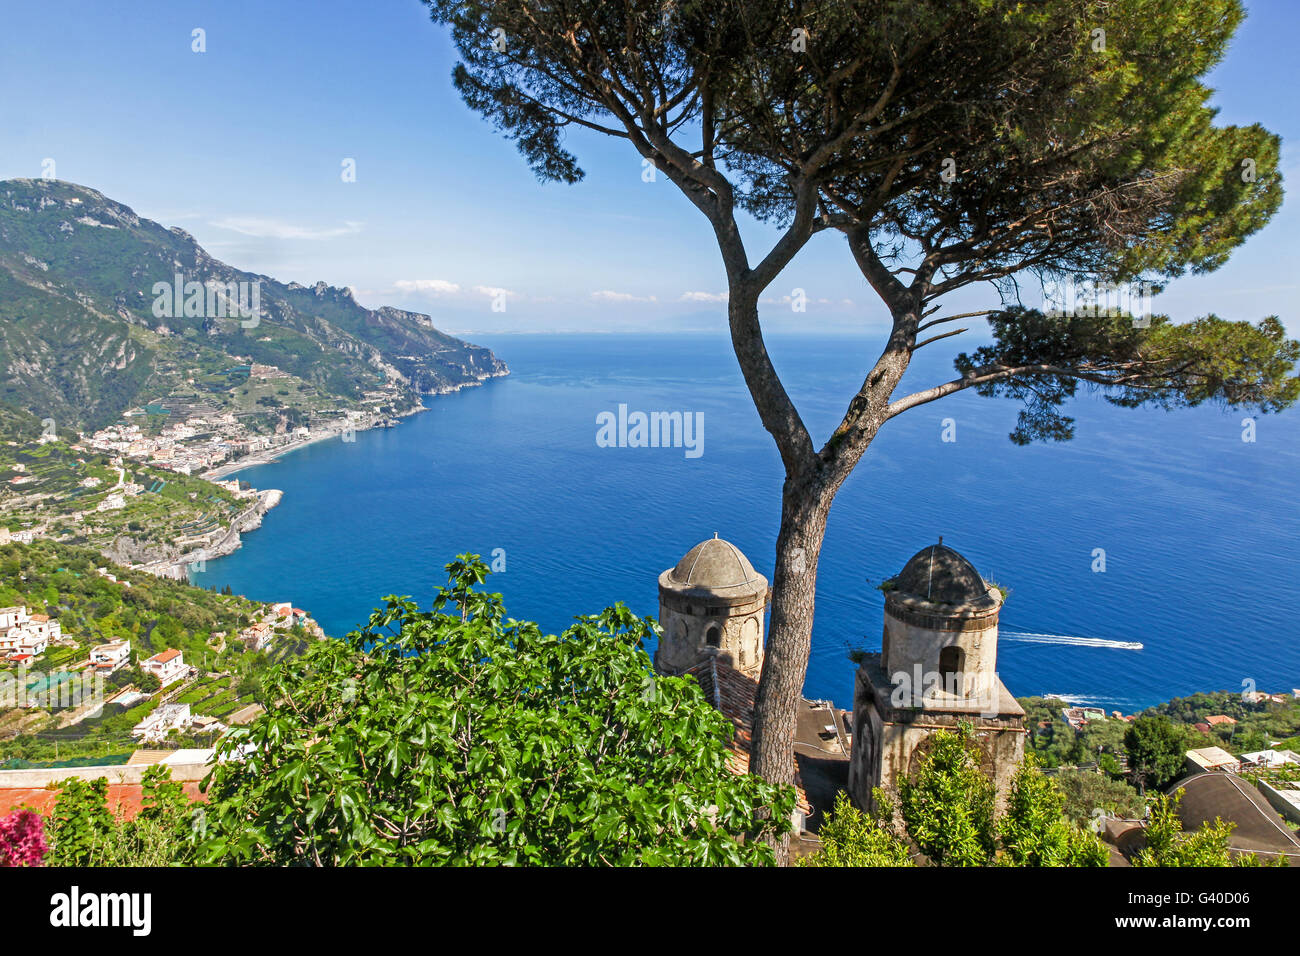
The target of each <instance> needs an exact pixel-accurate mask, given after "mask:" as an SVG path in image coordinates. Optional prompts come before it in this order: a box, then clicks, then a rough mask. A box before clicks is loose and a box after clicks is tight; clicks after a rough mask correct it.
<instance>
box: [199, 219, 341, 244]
mask: <svg viewBox="0 0 1300 956" xmlns="http://www.w3.org/2000/svg"><path fill="white" fill-rule="evenodd" d="M209 225H212V226H216V227H217V228H218V229H228V230H230V231H231V232H237V233H239V234H240V235H243V236H253V237H254V238H257V239H337V238H338V237H339V236H350V235H352V234H354V233H358V232H360V231H361V223H359V222H352V221H346V222H344V223H343V225H341V226H335V227H334V228H332V229H313V228H311V227H309V226H295V225H294V224H293V223H288V222H284V221H283V220H280V219H257V218H252V217H241V216H227V217H226V218H224V219H215V220H213V221H212V222H211V223H209Z"/></svg>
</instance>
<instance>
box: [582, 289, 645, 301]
mask: <svg viewBox="0 0 1300 956" xmlns="http://www.w3.org/2000/svg"><path fill="white" fill-rule="evenodd" d="M591 297H592V298H593V299H595V300H596V301H597V302H658V301H659V300H658V299H656V298H655V297H654V296H652V295H632V293H630V292H613V291H611V290H609V289H601V290H600V291H599V292H593V293H592V294H591Z"/></svg>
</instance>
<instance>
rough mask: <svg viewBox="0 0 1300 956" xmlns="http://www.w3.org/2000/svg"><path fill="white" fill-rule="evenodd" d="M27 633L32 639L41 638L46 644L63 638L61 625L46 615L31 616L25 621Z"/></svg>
mask: <svg viewBox="0 0 1300 956" xmlns="http://www.w3.org/2000/svg"><path fill="white" fill-rule="evenodd" d="M27 632H28V633H29V634H31V635H32V636H34V637H43V638H45V642H46V643H47V644H48V643H49V642H50V641H57V640H58V639H59V638H61V637H62V636H63V625H61V624H60V623H59V622H58V621H54V620H51V619H50V616H49V615H48V614H33V615H32V616H31V617H29V618H28V619H27Z"/></svg>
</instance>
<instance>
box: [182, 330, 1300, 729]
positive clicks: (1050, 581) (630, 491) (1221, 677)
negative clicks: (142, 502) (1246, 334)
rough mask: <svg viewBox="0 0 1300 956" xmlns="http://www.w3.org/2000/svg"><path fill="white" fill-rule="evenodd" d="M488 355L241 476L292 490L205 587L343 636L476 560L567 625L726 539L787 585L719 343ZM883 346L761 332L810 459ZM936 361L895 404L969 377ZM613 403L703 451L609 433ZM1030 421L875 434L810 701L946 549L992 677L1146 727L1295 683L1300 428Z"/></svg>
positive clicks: (951, 401) (982, 411) (956, 403)
mask: <svg viewBox="0 0 1300 956" xmlns="http://www.w3.org/2000/svg"><path fill="white" fill-rule="evenodd" d="M472 338H473V340H474V341H475V342H476V343H477V344H482V345H486V346H488V347H490V348H492V349H493V350H494V351H495V352H496V354H497V355H498V356H499V357H501V358H502V359H503V360H504V361H505V362H506V363H507V364H508V365H509V366H510V369H511V374H510V375H509V376H508V377H505V378H501V379H496V380H491V381H488V382H486V383H484V384H483V386H482V387H475V388H467V389H464V390H462V391H459V392H457V393H455V394H452V395H446V396H439V397H430V398H428V399H426V405H427V410H426V411H424V412H422V413H419V414H417V415H413V416H411V417H409V418H407V419H405V420H404V421H403V422H402V423H401V424H400V425H398V426H396V427H394V428H388V429H374V430H370V431H365V432H360V433H357V434H356V435H355V441H343V440H341V439H338V440H329V441H324V442H320V443H317V444H313V445H308V446H306V447H304V448H302V449H300V450H297V451H295V452H292V453H290V454H288V455H286V456H284V457H283V458H281V459H279V460H277V461H275V462H272V463H270V464H265V465H259V466H256V467H252V468H249V469H246V470H244V471H242V472H239V473H237V477H240V478H243V479H245V480H247V481H249V482H250V483H251V484H252V485H253V486H254V487H257V488H263V489H265V488H278V489H280V490H282V491H283V492H284V499H283V501H282V503H281V504H280V506H279V507H277V508H276V509H275V510H273V511H272V512H270V513H269V514H268V515H267V516H266V518H265V522H264V524H263V527H262V528H261V529H260V530H257V531H253V532H251V533H248V534H246V535H245V536H244V542H243V546H242V547H241V548H240V549H239V550H238V551H236V552H235V553H234V554H232V555H230V556H228V557H225V558H222V559H219V560H215V561H209V562H207V564H206V566H205V568H204V570H202V571H195V572H193V573H192V574H191V580H192V581H193V582H194V583H195V584H198V585H201V586H204V587H217V588H222V587H224V586H226V585H230V586H231V588H232V589H233V590H234V591H235V592H236V593H241V594H246V595H248V596H249V597H252V598H255V599H258V600H266V601H290V602H292V603H293V604H294V605H295V606H298V607H302V608H305V609H307V610H308V611H309V612H310V613H311V614H312V615H313V616H314V617H315V618H316V619H317V620H318V621H319V622H320V624H321V625H322V626H323V627H324V629H325V631H326V633H328V634H330V635H334V636H337V635H342V634H344V633H346V632H348V631H349V630H352V629H354V628H357V627H358V626H360V625H362V624H364V622H365V621H366V619H367V617H368V616H369V613H370V611H371V609H373V608H375V607H377V606H379V605H381V604H382V601H383V598H384V596H385V595H390V594H400V595H410V596H412V597H413V598H415V599H416V600H418V601H420V602H421V603H424V604H427V603H428V602H429V600H430V599H431V597H432V595H433V593H434V592H435V590H436V589H437V587H438V586H439V585H441V584H443V583H445V581H446V572H445V570H444V566H445V565H446V564H447V562H448V561H450V560H452V559H453V558H454V557H455V556H456V555H457V554H459V553H467V552H472V553H477V554H480V555H482V556H483V557H484V559H485V560H487V561H488V562H489V563H495V564H496V565H497V567H498V568H500V571H499V572H498V573H495V574H493V575H492V576H491V577H490V578H489V579H488V582H487V587H488V588H490V589H491V590H495V591H500V592H501V593H502V594H503V595H504V600H505V604H506V609H507V614H508V615H509V616H511V617H514V618H517V619H521V620H523V619H527V620H534V621H537V622H539V623H540V624H541V625H542V627H544V628H545V629H547V630H548V631H553V632H558V631H560V630H563V629H564V628H565V627H567V626H568V625H569V624H570V623H572V620H573V618H574V616H576V615H580V614H590V613H594V612H596V611H599V610H600V609H602V608H604V607H606V606H609V605H611V604H613V603H615V602H617V601H623V602H624V603H626V604H627V605H628V606H629V607H631V608H632V609H633V610H634V611H636V612H637V613H640V614H643V615H647V616H653V615H655V614H657V608H658V597H657V590H656V582H657V577H658V575H659V573H660V572H661V571H663V570H664V569H665V568H669V567H672V566H673V565H674V564H675V563H676V562H677V560H678V559H679V558H680V557H681V556H682V555H683V554H684V553H685V552H686V551H687V550H688V549H690V548H691V547H692V546H693V545H695V544H696V543H698V542H699V541H701V540H703V539H705V538H711V537H713V536H714V535H715V534H717V535H719V536H721V537H722V538H725V539H726V540H728V541H731V542H733V543H734V544H735V545H737V546H738V547H739V548H740V549H741V550H742V551H744V553H745V554H746V555H748V557H749V558H750V560H751V561H752V562H753V564H754V566H755V567H756V568H757V569H758V570H759V571H760V572H761V573H763V574H765V575H767V576H768V577H769V579H770V576H771V570H772V565H773V555H774V547H775V541H776V534H777V529H778V526H779V521H780V491H781V481H782V468H781V463H780V459H779V457H778V455H777V452H776V449H775V446H774V444H773V442H772V439H771V437H770V436H769V435H768V434H767V433H766V432H765V431H764V430H763V428H762V426H761V424H760V422H759V419H758V415H757V412H756V411H755V410H754V407H753V404H752V401H751V399H750V396H749V393H748V391H747V389H746V387H745V384H744V381H743V379H742V377H741V374H740V370H739V367H738V365H737V363H736V359H735V357H734V355H733V354H732V351H731V346H730V342H729V340H728V339H727V338H726V336H725V335H714V334H705V333H683V334H671V335H670V334H660V335H654V334H547V335H536V334H534V335H530V334H509V335H478V336H472ZM880 342H881V338H880V337H872V336H869V335H818V336H807V335H793V334H785V335H776V336H772V337H770V338H769V341H768V346H769V351H770V353H771V355H772V357H773V361H774V363H775V364H776V366H777V369H778V371H779V372H780V374H781V376H782V378H783V380H784V381H785V383H786V387H787V390H788V391H789V393H790V395H791V396H792V398H793V399H794V400H795V402H796V404H797V406H798V407H799V409H800V412H801V414H802V416H803V418H804V421H805V422H806V423H807V425H808V427H809V429H810V431H811V433H812V434H813V435H814V437H815V440H816V442H817V444H818V445H820V444H821V443H822V442H823V441H824V440H825V438H826V437H827V436H828V435H829V434H830V433H831V432H832V430H833V429H834V427H835V425H836V423H837V422H838V421H839V419H840V416H841V415H842V414H843V411H844V408H845V406H846V403H847V401H848V399H849V398H851V397H852V395H853V394H854V393H855V392H856V390H857V388H858V387H859V386H860V385H861V383H862V380H863V377H864V375H865V372H866V370H867V369H868V368H870V366H871V364H872V363H873V362H874V360H875V357H876V354H877V352H878V350H879V348H880ZM944 344H947V343H943V344H940V345H937V346H934V347H932V348H931V349H930V350H926V351H922V352H921V353H918V355H917V357H916V359H915V361H914V363H913V365H912V368H911V369H909V371H908V375H907V378H906V379H905V380H904V382H903V385H902V386H901V387H900V390H899V392H898V393H897V394H899V395H901V394H904V392H905V391H910V390H913V389H916V388H921V387H925V386H928V385H931V384H935V383H938V382H941V381H945V380H947V379H948V378H951V377H953V370H952V350H949V351H948V352H947V353H943V352H942V349H943V345H944ZM930 351H933V352H934V353H935V354H933V355H931V354H928V352H930ZM620 406H626V407H625V409H624V410H623V414H624V415H626V416H628V417H629V418H630V417H631V416H633V414H634V413H636V412H642V413H645V414H647V415H648V414H649V413H652V412H681V413H682V414H683V416H690V418H689V420H690V421H691V422H692V423H700V424H702V432H701V434H700V435H698V436H696V435H693V436H692V437H693V438H695V439H696V446H695V447H664V448H650V447H629V446H628V444H627V443H620V442H618V440H617V434H616V432H617V429H615V436H614V441H613V442H611V441H609V440H607V439H608V438H609V437H610V434H609V430H608V429H606V434H605V436H604V439H602V440H600V441H598V437H600V432H601V427H600V424H599V423H600V422H602V421H608V420H609V417H610V416H612V417H614V418H617V417H618V416H619V414H620V409H619V407H620ZM1017 411H1018V405H1017V403H1016V402H1014V401H1012V400H1009V399H1001V398H986V397H982V396H979V395H976V394H973V393H970V392H963V393H958V394H956V395H953V396H950V397H948V398H945V399H943V400H941V401H938V402H934V403H931V404H928V405H923V406H920V407H917V408H914V409H912V410H910V411H908V412H906V413H904V414H903V415H901V416H899V417H897V418H895V419H893V420H892V421H890V422H888V423H887V424H886V425H885V427H884V428H883V429H882V430H881V432H880V434H879V435H878V437H877V438H876V440H875V441H874V443H873V444H872V446H871V447H870V448H869V449H868V451H867V453H866V455H865V456H864V458H863V460H862V462H861V463H860V464H859V466H858V468H857V469H856V470H855V472H854V473H853V475H852V476H851V477H850V478H849V479H848V481H847V482H846V483H845V485H844V486H843V488H842V489H841V491H840V493H839V495H838V497H837V499H836V502H835V505H834V507H833V508H832V510H831V515H830V521H829V527H828V529H827V533H826V544H825V548H824V550H823V552H822V557H821V566H820V571H819V575H818V586H817V606H816V624H815V627H814V633H813V642H812V655H811V658H810V661H809V665H808V677H807V682H806V685H805V688H804V694H805V696H806V697H809V698H811V699H824V700H831V701H834V702H835V703H836V704H837V705H839V706H841V707H851V706H852V700H853V674H854V664H853V663H852V662H851V661H850V659H849V655H850V652H851V651H853V650H855V649H866V650H875V649H879V647H880V636H881V629H882V609H883V595H882V593H881V592H880V591H879V590H878V585H879V584H880V582H881V581H883V580H884V579H887V578H889V577H891V576H892V575H894V574H896V573H897V572H898V571H899V570H900V569H901V568H902V566H903V565H904V563H905V562H906V561H907V559H908V558H909V557H911V555H913V554H914V553H916V552H917V551H919V550H920V549H922V548H924V547H926V546H928V545H930V544H932V543H934V542H936V541H937V540H938V538H939V536H940V535H942V536H943V540H944V543H945V544H947V545H949V546H951V547H953V548H955V549H957V550H958V551H960V552H961V553H962V554H964V555H965V556H966V557H967V558H968V559H970V561H971V562H972V563H973V564H974V565H975V567H976V568H977V569H978V570H979V571H980V572H981V573H982V574H983V576H984V577H985V578H986V579H989V580H991V581H996V582H997V583H998V584H999V585H1001V586H1003V587H1005V588H1007V589H1008V590H1009V592H1010V593H1009V596H1008V599H1007V601H1006V604H1005V606H1004V610H1003V612H1002V616H1001V634H1000V640H999V646H998V671H999V673H1000V675H1001V677H1002V680H1003V681H1004V683H1005V684H1006V685H1007V687H1008V688H1010V690H1011V692H1012V693H1013V694H1015V695H1017V696H1028V695H1035V694H1054V695H1059V696H1062V697H1065V698H1067V699H1069V700H1072V701H1077V702H1079V703H1085V704H1092V705H1097V706H1102V707H1105V708H1107V709H1118V710H1121V711H1123V712H1125V713H1130V712H1133V711H1136V710H1139V709H1141V708H1143V707H1146V706H1150V705H1152V704H1155V703H1158V702H1160V701H1163V700H1167V699H1169V698H1171V697H1174V696H1184V695H1188V694H1191V693H1195V692H1198V691H1210V690H1230V691H1239V690H1242V689H1243V688H1244V689H1252V688H1258V689H1260V690H1266V691H1274V692H1288V693H1289V692H1290V691H1291V690H1292V688H1298V687H1300V614H1298V613H1297V611H1298V610H1300V573H1297V571H1298V568H1300V504H1298V503H1297V493H1298V492H1300V412H1298V411H1296V410H1292V411H1288V412H1284V413H1282V414H1280V415H1263V416H1261V415H1251V414H1250V413H1249V412H1245V411H1242V410H1229V409H1223V408H1218V407H1211V406H1208V405H1207V406H1202V407H1199V408H1194V409H1178V410H1173V411H1165V410H1162V409H1154V408H1142V409H1124V408H1118V407H1115V406H1113V405H1111V404H1109V403H1107V402H1106V401H1105V400H1104V397H1103V396H1102V395H1100V394H1097V393H1095V392H1091V391H1089V390H1088V389H1087V388H1086V387H1081V388H1080V390H1079V394H1078V396H1077V398H1076V399H1074V400H1073V401H1072V402H1071V403H1070V404H1069V405H1068V407H1067V408H1066V409H1065V411H1066V413H1067V414H1070V415H1072V416H1073V417H1074V418H1075V419H1076V437H1075V439H1074V440H1073V441H1069V442H1063V443H1049V444H1035V445H1031V446H1028V447H1019V446H1016V445H1014V444H1013V443H1012V442H1011V441H1009V440H1008V433H1009V432H1010V431H1011V430H1012V429H1013V428H1014V426H1015V420H1016V413H1017Z"/></svg>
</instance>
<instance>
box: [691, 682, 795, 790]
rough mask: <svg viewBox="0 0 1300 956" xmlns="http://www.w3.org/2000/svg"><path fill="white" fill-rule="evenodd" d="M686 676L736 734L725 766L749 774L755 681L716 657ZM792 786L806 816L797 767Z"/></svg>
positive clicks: (755, 692)
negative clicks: (733, 728) (690, 678)
mask: <svg viewBox="0 0 1300 956" xmlns="http://www.w3.org/2000/svg"><path fill="white" fill-rule="evenodd" d="M686 674H690V675H691V676H692V677H694V678H695V680H696V683H698V684H699V685H700V689H701V690H702V691H704V699H705V700H707V701H708V702H709V703H711V704H712V705H713V706H714V707H716V708H717V709H718V710H720V711H721V712H722V714H723V715H724V716H725V717H727V718H729V719H730V720H731V723H732V725H733V726H734V727H735V728H736V733H735V734H734V735H733V736H732V738H731V741H730V742H729V743H728V744H727V749H728V750H730V751H731V754H730V756H728V758H727V766H728V767H729V768H730V769H731V771H732V773H737V774H743V773H749V745H750V742H751V741H752V740H753V732H754V701H755V699H756V698H757V696H758V682H757V681H756V680H754V679H753V678H752V677H747V676H745V675H744V674H742V673H741V672H740V671H738V670H736V669H735V668H734V667H731V666H729V665H727V664H724V663H722V662H721V661H719V660H718V659H717V658H716V657H711V658H709V659H708V660H706V661H702V662H701V663H699V664H696V665H695V666H694V667H690V668H687V669H686V671H684V672H683V676H685V675H686ZM794 785H795V790H796V791H797V797H798V801H799V803H798V807H799V809H800V810H801V811H802V812H803V813H804V814H805V815H806V814H809V813H811V812H812V807H811V806H810V804H809V803H808V795H807V794H806V793H805V792H804V788H803V781H802V780H801V779H800V776H799V765H798V763H797V762H796V763H795V768H794Z"/></svg>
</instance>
